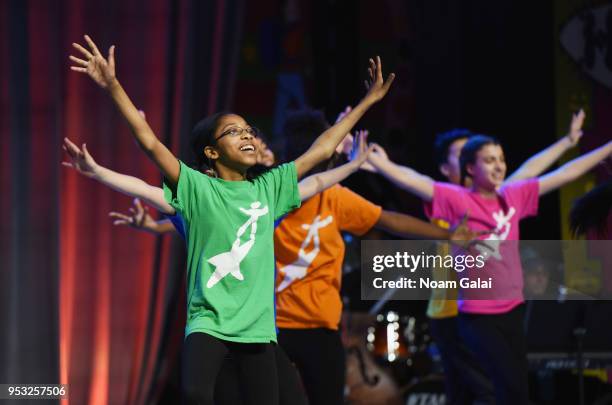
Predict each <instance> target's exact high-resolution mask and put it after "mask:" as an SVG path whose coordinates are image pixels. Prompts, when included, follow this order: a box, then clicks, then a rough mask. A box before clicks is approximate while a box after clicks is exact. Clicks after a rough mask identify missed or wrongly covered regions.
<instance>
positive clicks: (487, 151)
mask: <svg viewBox="0 0 612 405" xmlns="http://www.w3.org/2000/svg"><path fill="white" fill-rule="evenodd" d="M466 170H467V172H468V174H469V175H470V176H471V177H472V182H473V184H474V185H475V186H476V187H479V188H482V189H485V190H490V191H493V190H496V189H497V188H498V187H500V186H501V185H502V183H503V182H504V179H505V178H506V159H505V157H504V151H503V149H502V147H501V146H500V145H495V144H486V145H484V146H483V147H482V148H480V150H478V152H477V153H476V160H475V162H474V163H473V164H472V163H469V164H468V165H467V166H466Z"/></svg>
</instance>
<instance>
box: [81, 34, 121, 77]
mask: <svg viewBox="0 0 612 405" xmlns="http://www.w3.org/2000/svg"><path fill="white" fill-rule="evenodd" d="M84 38H85V41H86V42H87V46H88V48H89V49H87V48H85V47H83V46H81V45H80V44H77V43H73V44H72V46H73V47H74V48H75V49H76V50H77V51H79V52H80V54H81V55H80V56H81V58H77V57H76V56H73V55H70V60H71V61H73V62H74V63H76V64H77V65H78V66H70V69H71V70H73V71H75V72H80V73H86V74H87V75H88V76H89V77H91V78H92V79H93V81H95V82H96V83H97V84H98V86H100V87H102V88H103V89H108V88H109V87H110V86H111V85H112V84H113V83H114V82H115V81H116V80H117V77H116V76H115V45H113V46H111V47H110V48H109V50H108V59H104V56H102V54H101V53H100V51H99V50H98V47H97V46H96V44H95V43H94V42H93V41H92V39H91V38H90V37H89V36H88V35H85V36H84ZM83 58H84V59H83Z"/></svg>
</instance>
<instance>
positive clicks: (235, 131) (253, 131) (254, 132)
mask: <svg viewBox="0 0 612 405" xmlns="http://www.w3.org/2000/svg"><path fill="white" fill-rule="evenodd" d="M245 131H246V133H247V134H249V135H251V136H252V137H254V138H256V137H257V136H258V135H259V130H258V129H257V128H255V127H246V128H241V127H234V128H230V129H228V130H227V131H224V132H223V133H222V134H221V135H219V137H218V138H217V139H215V142H218V141H219V139H221V138H223V137H224V136H226V135H229V136H231V137H232V138H235V137H237V136H241V135H242V133H243V132H245Z"/></svg>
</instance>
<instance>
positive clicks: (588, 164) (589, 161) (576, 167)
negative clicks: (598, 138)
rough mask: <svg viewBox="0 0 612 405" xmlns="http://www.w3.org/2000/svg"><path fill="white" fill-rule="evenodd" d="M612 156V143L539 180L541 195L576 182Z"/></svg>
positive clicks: (568, 163)
mask: <svg viewBox="0 0 612 405" xmlns="http://www.w3.org/2000/svg"><path fill="white" fill-rule="evenodd" d="M611 154H612V141H610V142H608V143H606V144H605V145H603V146H600V147H599V148H597V149H595V150H593V151H591V152H589V153H586V154H584V155H582V156H580V157H578V158H576V159H574V160H572V161H570V162H567V163H566V164H564V165H563V166H561V167H559V168H558V169H557V170H555V171H552V172H550V173H548V174H545V175H544V176H542V177H540V178H538V182H539V184H540V195H543V194H546V193H548V192H550V191H553V190H555V189H557V188H559V187H562V186H564V185H565V184H567V183H570V182H572V181H574V180H576V179H577V178H578V177H580V176H582V175H583V174H585V173H586V172H588V171H589V170H591V169H592V168H593V167H595V166H596V165H597V164H598V163H599V162H601V161H603V160H605V159H606V158H609V157H610V155H611Z"/></svg>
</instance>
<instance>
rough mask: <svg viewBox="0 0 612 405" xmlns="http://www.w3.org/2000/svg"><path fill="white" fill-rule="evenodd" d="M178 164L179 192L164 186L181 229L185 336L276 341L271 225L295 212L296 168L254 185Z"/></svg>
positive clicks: (282, 170)
mask: <svg viewBox="0 0 612 405" xmlns="http://www.w3.org/2000/svg"><path fill="white" fill-rule="evenodd" d="M180 165H181V172H180V176H179V180H178V184H177V187H176V191H173V190H172V189H171V188H170V187H169V186H168V185H167V184H166V183H164V195H165V198H166V200H167V201H168V203H169V204H170V205H171V206H172V207H174V208H175V209H176V211H177V213H178V214H179V215H180V216H181V217H182V219H183V222H184V225H185V234H186V235H185V237H186V242H187V326H186V328H185V336H187V335H189V334H190V333H193V332H205V333H208V334H210V335H212V336H215V337H218V338H219V339H224V340H229V341H233V342H247V343H262V342H265V343H267V342H270V341H274V342H276V328H275V319H274V240H273V238H274V220H275V219H277V218H279V217H281V216H283V215H284V214H286V213H287V212H289V211H291V210H293V209H295V208H297V207H299V206H300V195H299V191H298V183H297V174H296V170H295V164H294V163H288V164H284V165H281V166H279V167H276V168H274V169H272V170H270V171H268V172H266V173H264V174H262V175H260V176H258V177H257V178H255V179H254V180H251V181H226V180H222V179H217V178H213V177H209V176H207V175H205V174H203V173H201V172H199V171H196V170H193V169H191V168H190V167H188V166H187V165H185V164H184V163H183V162H180Z"/></svg>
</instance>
